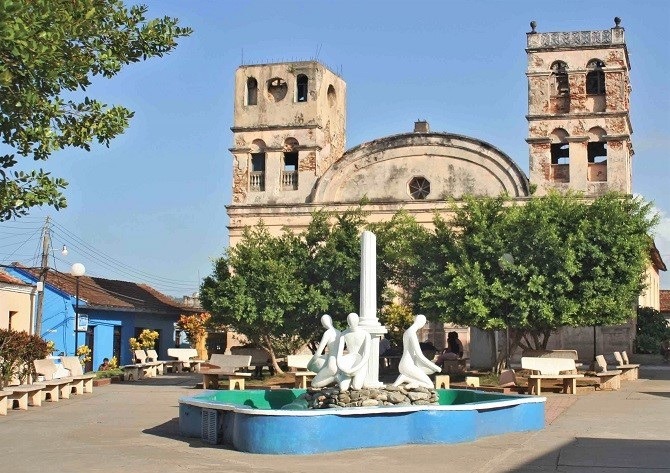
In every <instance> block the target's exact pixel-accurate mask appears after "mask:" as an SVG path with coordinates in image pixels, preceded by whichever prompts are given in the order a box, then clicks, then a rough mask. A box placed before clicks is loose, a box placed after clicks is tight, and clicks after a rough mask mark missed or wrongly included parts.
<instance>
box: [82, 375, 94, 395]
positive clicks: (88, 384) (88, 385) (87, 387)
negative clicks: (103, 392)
mask: <svg viewBox="0 0 670 473" xmlns="http://www.w3.org/2000/svg"><path fill="white" fill-rule="evenodd" d="M84 392H85V393H92V392H93V378H91V379H85V380H84Z"/></svg>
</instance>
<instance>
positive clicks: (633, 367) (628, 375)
mask: <svg viewBox="0 0 670 473" xmlns="http://www.w3.org/2000/svg"><path fill="white" fill-rule="evenodd" d="M625 353H626V352H623V354H625ZM623 354H622V353H619V352H618V351H615V352H614V359H616V363H617V364H616V369H618V370H621V371H622V373H621V379H625V380H628V381H635V380H636V379H638V378H639V372H640V365H638V364H634V363H629V362H628V355H626V358H625V359H624V357H623Z"/></svg>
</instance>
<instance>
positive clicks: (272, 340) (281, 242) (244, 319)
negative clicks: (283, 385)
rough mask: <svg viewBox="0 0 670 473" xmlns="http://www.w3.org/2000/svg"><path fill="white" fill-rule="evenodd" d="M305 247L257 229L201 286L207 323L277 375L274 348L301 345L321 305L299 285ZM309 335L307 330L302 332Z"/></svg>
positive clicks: (316, 294) (295, 240)
mask: <svg viewBox="0 0 670 473" xmlns="http://www.w3.org/2000/svg"><path fill="white" fill-rule="evenodd" d="M306 255H307V253H306V247H305V245H304V243H302V242H301V240H300V237H299V236H296V235H293V234H291V233H289V232H285V233H284V234H283V235H281V236H279V237H276V236H272V235H270V233H269V231H268V230H267V228H266V227H265V226H264V225H262V224H260V225H258V226H256V227H253V228H246V229H245V230H244V234H243V237H242V240H241V241H240V242H239V243H237V245H235V246H234V247H233V248H229V249H228V250H227V252H226V254H225V255H224V256H223V257H221V258H219V259H218V260H216V261H215V263H214V273H213V274H212V275H210V276H208V277H207V278H205V280H204V281H203V284H202V286H201V292H200V294H201V300H202V304H203V307H204V308H205V309H206V310H207V311H208V312H209V313H211V314H212V322H213V323H216V324H223V325H227V326H229V327H231V328H232V329H233V330H235V331H236V332H238V333H241V334H244V335H245V336H246V337H247V338H248V339H249V340H250V341H251V342H253V343H256V344H258V345H259V346H261V347H263V348H265V349H266V350H267V351H268V352H269V353H270V357H271V360H272V365H273V367H274V369H275V370H276V371H277V372H278V373H282V370H281V369H280V367H279V365H278V364H277V357H278V353H277V348H278V347H281V346H286V345H287V344H288V345H289V346H295V345H303V344H304V343H305V341H306V340H304V339H302V337H301V334H304V330H305V327H306V326H307V327H309V326H311V327H313V326H314V325H313V323H312V324H311V325H310V323H309V321H310V320H318V317H319V314H320V313H321V312H322V311H323V310H325V309H326V307H327V306H326V299H325V298H324V297H323V296H322V295H321V294H320V292H319V291H318V290H317V289H316V288H314V287H313V286H310V285H307V284H305V283H304V282H303V277H302V273H303V272H304V269H305V266H304V265H305V260H306ZM308 330H309V329H308Z"/></svg>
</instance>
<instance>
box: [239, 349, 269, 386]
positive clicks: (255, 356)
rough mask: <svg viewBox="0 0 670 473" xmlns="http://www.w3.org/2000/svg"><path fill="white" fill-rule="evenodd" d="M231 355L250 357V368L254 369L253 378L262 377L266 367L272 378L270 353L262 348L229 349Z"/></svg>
mask: <svg viewBox="0 0 670 473" xmlns="http://www.w3.org/2000/svg"><path fill="white" fill-rule="evenodd" d="M230 354H231V355H248V356H251V364H250V366H249V367H250V368H253V369H254V376H256V377H257V378H261V377H262V376H263V368H265V367H267V368H268V370H269V371H270V375H272V376H274V374H275V370H274V367H273V366H272V358H271V357H270V353H268V351H267V350H264V349H263V348H256V347H242V346H239V347H231V348H230Z"/></svg>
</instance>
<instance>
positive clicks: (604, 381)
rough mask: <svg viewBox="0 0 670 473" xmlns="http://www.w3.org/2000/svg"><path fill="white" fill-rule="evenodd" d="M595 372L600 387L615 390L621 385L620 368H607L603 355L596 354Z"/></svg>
mask: <svg viewBox="0 0 670 473" xmlns="http://www.w3.org/2000/svg"><path fill="white" fill-rule="evenodd" d="M595 366H596V370H597V371H596V374H595V376H596V377H597V378H598V380H599V383H598V385H599V387H600V389H611V390H612V391H616V390H618V389H619V388H620V387H621V370H608V369H607V361H605V357H604V356H603V355H598V356H596V365H595Z"/></svg>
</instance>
